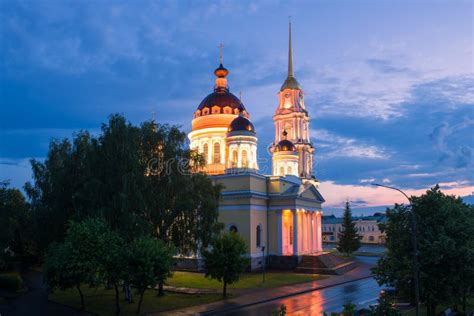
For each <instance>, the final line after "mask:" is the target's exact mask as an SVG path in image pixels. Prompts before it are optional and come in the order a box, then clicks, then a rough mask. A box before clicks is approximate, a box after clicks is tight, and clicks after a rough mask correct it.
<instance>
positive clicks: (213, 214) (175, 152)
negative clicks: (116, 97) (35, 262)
mask: <svg viewBox="0 0 474 316" xmlns="http://www.w3.org/2000/svg"><path fill="white" fill-rule="evenodd" d="M200 163H202V157H200V156H199V155H197V154H196V153H195V152H193V151H190V150H189V149H188V148H187V144H186V135H185V133H183V132H182V131H180V130H179V128H178V127H176V126H168V125H160V124H156V123H154V122H145V123H143V124H142V125H141V126H134V125H132V124H131V123H129V122H127V121H126V119H125V118H124V117H123V116H121V115H112V116H110V118H109V122H108V123H107V124H103V125H102V130H101V133H100V135H99V136H98V137H92V136H91V135H90V134H89V133H87V132H80V133H77V134H75V135H74V137H73V140H72V142H70V141H69V140H63V141H52V142H51V144H50V149H49V153H48V156H47V158H46V160H45V161H44V162H39V161H35V160H33V161H32V168H33V179H34V182H33V184H27V185H26V191H27V193H28V195H29V197H30V199H31V201H32V208H33V210H34V212H33V213H34V214H35V219H36V222H37V223H38V228H39V229H38V237H39V238H38V239H39V240H40V243H41V245H42V248H43V249H46V247H47V245H48V244H49V243H51V242H53V241H61V240H63V239H64V236H65V232H66V230H67V225H68V223H69V221H70V220H74V221H80V220H82V219H84V218H87V217H88V216H101V217H103V218H104V219H105V220H106V221H107V223H108V224H109V225H110V227H111V228H112V229H113V230H115V231H117V232H120V234H121V236H122V237H123V238H124V239H125V241H126V242H130V241H131V240H133V239H134V238H136V237H138V236H146V235H149V234H150V233H152V234H154V235H155V236H156V237H158V238H159V239H161V240H163V241H164V242H165V243H167V244H169V245H173V246H174V247H176V248H177V249H178V250H179V251H180V252H181V253H188V252H195V251H196V249H197V248H198V247H199V246H201V245H202V246H206V245H207V244H208V243H209V241H210V239H211V237H212V235H213V234H215V233H216V231H217V230H218V229H217V228H218V225H216V222H217V217H218V212H217V205H218V198H219V192H220V188H219V187H218V186H215V185H213V183H212V181H211V180H210V179H209V177H207V176H206V175H203V174H200V173H193V172H192V171H195V170H193V168H196V167H197V166H199V164H200ZM46 225H48V227H49V229H48V230H44V229H41V228H42V227H44V226H46Z"/></svg>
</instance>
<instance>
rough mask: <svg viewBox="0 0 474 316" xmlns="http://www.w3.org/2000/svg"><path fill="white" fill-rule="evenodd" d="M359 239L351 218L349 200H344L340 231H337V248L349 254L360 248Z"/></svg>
mask: <svg viewBox="0 0 474 316" xmlns="http://www.w3.org/2000/svg"><path fill="white" fill-rule="evenodd" d="M360 239H361V237H360V235H359V234H358V233H357V229H356V226H355V222H354V220H353V219H352V212H351V208H350V205H349V202H346V206H345V208H344V216H343V219H342V231H341V232H340V233H339V241H338V243H337V250H338V251H339V252H341V253H345V254H346V255H348V256H349V255H351V254H352V253H353V252H355V251H357V250H358V249H359V248H360Z"/></svg>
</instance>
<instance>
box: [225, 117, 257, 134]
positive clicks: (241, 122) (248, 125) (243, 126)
mask: <svg viewBox="0 0 474 316" xmlns="http://www.w3.org/2000/svg"><path fill="white" fill-rule="evenodd" d="M228 131H229V133H230V132H237V131H245V132H251V133H254V134H255V128H254V127H253V124H252V122H250V120H249V119H247V118H245V117H244V116H243V115H239V116H238V117H236V118H235V119H234V120H233V121H232V122H231V123H230V125H229V129H228Z"/></svg>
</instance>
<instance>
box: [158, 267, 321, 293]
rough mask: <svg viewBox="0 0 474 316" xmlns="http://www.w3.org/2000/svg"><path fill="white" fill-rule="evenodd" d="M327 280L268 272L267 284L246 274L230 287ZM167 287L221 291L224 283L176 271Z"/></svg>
mask: <svg viewBox="0 0 474 316" xmlns="http://www.w3.org/2000/svg"><path fill="white" fill-rule="evenodd" d="M324 278H326V276H322V275H319V274H300V273H293V272H274V271H271V272H266V273H265V283H262V273H246V274H244V275H242V276H241V277H240V280H239V282H238V283H235V284H231V285H229V288H230V289H250V288H273V287H278V286H283V285H289V284H296V283H304V282H311V281H316V280H321V279H324ZM166 284H167V285H171V286H176V287H190V288H198V289H221V288H222V283H221V282H218V281H216V280H211V279H208V278H206V277H204V274H203V273H194V272H182V271H176V272H174V273H173V276H172V277H171V278H170V279H168V280H167V281H166Z"/></svg>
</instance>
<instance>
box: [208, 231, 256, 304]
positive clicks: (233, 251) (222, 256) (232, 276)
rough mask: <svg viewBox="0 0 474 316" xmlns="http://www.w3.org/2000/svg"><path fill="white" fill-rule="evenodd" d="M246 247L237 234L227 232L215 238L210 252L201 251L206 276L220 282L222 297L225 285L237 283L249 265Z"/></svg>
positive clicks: (224, 294)
mask: <svg viewBox="0 0 474 316" xmlns="http://www.w3.org/2000/svg"><path fill="white" fill-rule="evenodd" d="M246 253H247V245H246V243H245V240H244V239H243V238H242V237H241V236H240V235H239V234H237V233H234V232H227V233H223V234H222V235H220V236H218V237H217V238H215V240H214V241H213V242H212V247H211V249H210V250H204V251H203V257H204V269H205V271H206V276H207V277H210V278H212V279H216V280H218V281H219V282H222V285H223V287H222V295H223V296H224V297H226V295H227V285H228V284H232V283H235V282H237V281H239V279H240V275H241V274H242V273H243V272H244V270H245V268H246V267H247V266H248V264H249V260H248V258H246V257H245V254H246Z"/></svg>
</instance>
